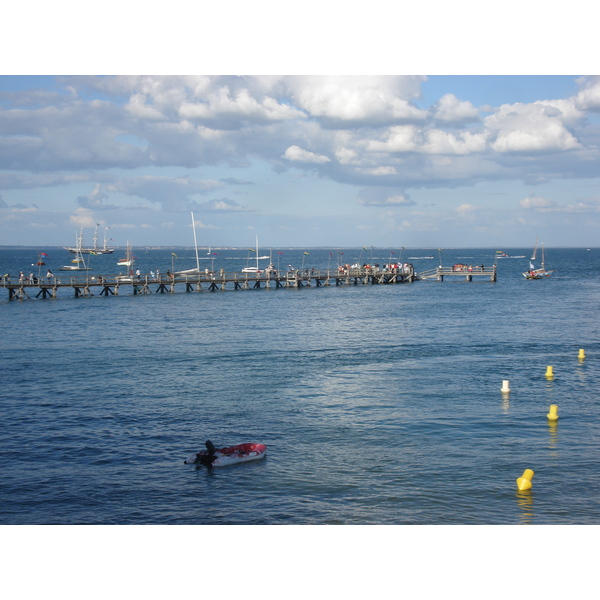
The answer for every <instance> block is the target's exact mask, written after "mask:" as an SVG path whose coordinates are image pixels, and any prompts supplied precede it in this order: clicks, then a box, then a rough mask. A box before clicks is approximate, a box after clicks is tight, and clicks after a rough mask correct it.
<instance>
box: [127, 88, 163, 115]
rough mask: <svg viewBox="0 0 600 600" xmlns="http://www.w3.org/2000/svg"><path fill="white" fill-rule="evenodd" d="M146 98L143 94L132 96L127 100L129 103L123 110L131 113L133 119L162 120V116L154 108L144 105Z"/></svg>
mask: <svg viewBox="0 0 600 600" xmlns="http://www.w3.org/2000/svg"><path fill="white" fill-rule="evenodd" d="M146 100H147V99H146V96H144V94H133V95H132V96H131V98H129V102H128V103H127V105H126V106H125V110H126V111H128V112H129V113H131V114H132V115H133V116H134V117H137V118H140V119H151V120H160V119H164V118H165V117H164V115H163V114H162V113H161V112H160V111H159V110H157V109H156V108H154V106H150V105H149V104H146Z"/></svg>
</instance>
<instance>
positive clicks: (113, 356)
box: [0, 248, 600, 525]
mask: <svg viewBox="0 0 600 600" xmlns="http://www.w3.org/2000/svg"><path fill="white" fill-rule="evenodd" d="M42 251H44V252H46V253H47V254H49V259H48V261H47V266H44V267H42V270H44V271H45V270H46V269H47V268H48V267H49V268H51V269H52V270H53V272H54V273H55V274H57V267H58V266H59V265H60V264H66V261H67V260H68V259H69V255H68V254H67V253H66V252H65V251H62V250H58V249H50V248H47V249H45V250H42ZM309 251H310V254H309V255H308V256H307V255H304V254H303V252H302V251H300V250H297V251H290V250H284V251H283V252H284V254H283V255H277V254H276V253H275V251H274V252H273V258H274V260H273V262H275V263H276V262H277V257H279V260H280V261H281V265H280V268H281V270H283V269H284V268H285V267H287V264H289V263H291V264H294V265H295V266H296V267H313V266H314V267H316V268H322V267H327V265H328V264H329V265H330V266H332V267H333V266H335V264H336V262H337V261H338V259H339V258H340V257H341V255H339V254H338V252H339V251H338V250H333V251H330V250H323V249H321V250H317V249H309ZM135 252H136V254H137V255H138V262H137V264H136V267H139V268H140V270H141V271H142V272H143V273H145V272H148V271H149V270H150V269H153V270H155V269H156V268H157V267H159V268H160V269H161V271H162V272H163V273H164V272H165V271H166V270H167V269H170V268H171V265H172V264H173V263H172V260H174V259H173V258H172V251H171V250H148V251H146V250H137V249H136V250H135ZM216 252H218V253H219V255H218V256H217V257H215V258H214V260H215V264H214V267H215V268H221V267H223V268H225V269H226V270H227V271H233V270H240V269H241V268H242V267H243V266H245V264H246V260H247V256H246V252H245V251H244V250H237V251H235V250H217V251H216ZM374 252H375V256H374V257H373V258H371V256H370V251H369V253H367V252H366V251H361V249H345V250H344V255H343V257H344V258H343V260H344V262H348V263H352V262H355V261H360V262H361V263H362V262H371V261H373V262H375V261H377V262H379V263H380V264H383V263H386V262H388V261H389V259H390V257H391V254H390V252H391V251H389V250H385V251H383V250H375V251H374ZM396 252H398V251H396ZM507 252H508V254H511V255H521V254H524V255H526V256H527V257H528V256H529V255H530V253H531V249H517V250H510V251H507ZM176 253H177V254H178V257H177V261H178V264H176V265H175V268H177V269H181V268H191V267H193V266H194V263H195V258H194V256H193V254H194V253H193V250H189V249H188V250H187V252H186V251H182V250H176ZM261 253H262V252H261ZM267 254H268V251H267ZM494 255H495V249H494V250H490V249H469V250H464V249H463V250H444V252H443V255H442V261H443V263H444V265H448V266H450V265H452V264H453V263H455V262H463V263H467V264H481V263H484V264H486V265H491V264H492V263H493V261H494ZM118 256H120V254H119V253H115V255H113V256H102V257H94V260H95V264H94V273H95V274H111V273H116V272H119V268H117V267H116V265H115V263H116V258H117V257H118ZM409 256H410V257H413V258H410V259H409V258H408V257H409ZM417 256H433V257H434V258H432V259H422V260H419V259H417V258H414V257H417ZM36 258H37V255H36V250H28V249H17V250H12V249H3V250H0V270H2V273H10V274H11V275H13V274H14V275H16V274H17V273H18V272H19V270H24V271H30V270H34V269H35V268H34V267H31V263H32V262H35V259H36ZM546 258H547V267H549V268H555V269H557V272H556V273H554V275H553V276H552V277H551V278H549V279H546V280H543V281H527V280H525V279H524V278H523V277H522V275H521V272H522V271H523V270H525V269H526V268H527V265H528V259H516V258H515V259H512V258H505V259H500V260H498V281H497V282H496V283H490V282H487V281H486V282H483V281H473V282H470V283H469V282H464V281H460V280H450V279H448V280H446V281H444V282H436V281H420V282H415V283H412V284H402V285H373V286H363V285H358V286H348V287H335V286H333V287H321V288H303V289H271V290H265V289H260V290H242V291H233V290H231V291H225V292H214V293H213V292H208V291H205V292H202V293H184V292H183V290H182V291H181V293H175V294H151V295H146V296H140V295H138V296H132V295H129V293H128V292H122V293H121V295H119V296H114V297H108V298H107V297H100V296H97V295H96V296H93V297H85V298H74V297H72V295H71V294H70V293H68V292H67V291H64V292H61V293H60V294H59V297H58V298H57V299H45V300H42V299H35V297H32V299H30V300H24V301H14V302H9V301H8V292H7V291H5V290H0V294H2V297H0V315H1V321H0V322H1V325H0V327H1V330H2V336H1V341H0V357H1V361H2V362H1V364H2V373H3V377H2V380H3V381H2V388H3V391H2V395H1V399H0V402H1V409H2V422H3V427H2V432H1V433H0V464H1V465H2V467H1V468H2V477H1V479H0V523H2V524H215V525H221V524H278V525H286V524H372V525H373V524H432V525H436V524H448V525H449V524H521V523H532V524H600V476H599V475H598V474H599V473H600V417H599V415H600V397H599V395H598V379H599V375H600V367H599V364H600V361H599V357H600V343H599V340H600V335H599V334H600V326H599V324H598V323H599V319H598V316H599V310H598V309H599V298H600V262H599V259H600V250H598V249H591V250H590V251H587V250H586V249H554V250H550V251H549V252H547V257H546ZM395 259H396V257H394V258H393V260H395ZM206 260H207V259H206V258H204V261H206ZM402 260H403V261H406V260H408V261H409V262H412V263H413V264H414V265H415V268H416V270H417V271H420V270H421V271H424V270H426V269H429V268H432V267H435V266H436V265H437V264H438V262H439V255H438V252H437V250H433V251H432V250H407V251H405V253H404V257H403V258H402ZM204 261H203V265H202V266H203V267H204ZM303 261H304V265H303V264H302V262H303ZM211 266H212V265H211ZM44 274H45V272H43V273H42V275H44ZM580 348H583V349H584V350H585V353H586V358H585V360H583V361H580V360H578V351H579V349H580ZM548 365H551V366H553V369H554V379H553V380H548V379H547V378H546V377H545V376H544V374H545V371H546V367H547V366H548ZM503 380H509V381H510V387H511V393H510V395H508V396H506V395H503V394H502V393H501V392H500V388H501V385H502V381H503ZM551 404H557V405H558V407H559V420H558V422H557V423H556V424H555V425H551V424H550V423H549V421H548V420H547V418H546V414H547V413H548V410H549V406H550V405H551ZM207 439H211V440H212V441H213V442H214V443H215V445H217V446H219V445H231V444H237V443H241V442H251V441H252V442H261V443H264V444H266V445H267V447H268V456H267V458H266V459H265V460H262V461H257V462H254V463H247V464H242V465H237V466H232V467H228V468H223V469H213V470H212V471H209V470H207V469H206V468H204V467H195V466H188V465H184V464H183V460H184V459H185V458H186V456H187V455H189V454H190V453H192V452H194V451H197V450H199V449H202V448H203V443H204V441H205V440H207ZM526 468H530V469H533V470H534V471H535V476H534V479H533V487H532V489H531V491H530V492H523V493H520V492H518V491H517V488H516V483H515V480H516V478H517V477H520V476H521V475H522V473H523V471H524V470H525V469H526Z"/></svg>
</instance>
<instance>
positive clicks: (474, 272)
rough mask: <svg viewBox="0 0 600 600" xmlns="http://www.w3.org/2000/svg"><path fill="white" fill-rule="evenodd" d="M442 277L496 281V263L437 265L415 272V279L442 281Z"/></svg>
mask: <svg viewBox="0 0 600 600" xmlns="http://www.w3.org/2000/svg"><path fill="white" fill-rule="evenodd" d="M444 277H461V278H463V279H464V280H465V281H473V278H484V279H489V281H496V265H492V266H491V267H468V266H466V265H455V266H453V267H437V268H435V269H430V270H429V271H423V272H422V273H418V274H416V278H417V279H422V280H426V279H435V280H436V281H444Z"/></svg>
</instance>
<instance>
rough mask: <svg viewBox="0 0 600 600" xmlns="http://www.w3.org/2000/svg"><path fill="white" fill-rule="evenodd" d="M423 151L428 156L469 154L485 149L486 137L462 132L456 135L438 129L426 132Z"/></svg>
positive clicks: (480, 134) (482, 134)
mask: <svg viewBox="0 0 600 600" xmlns="http://www.w3.org/2000/svg"><path fill="white" fill-rule="evenodd" d="M426 138H427V141H426V142H425V144H424V145H423V148H422V149H423V151H424V152H427V153H429V154H471V153H474V152H483V151H484V150H485V149H486V141H487V140H486V135H485V134H484V133H471V132H469V131H462V132H460V133H459V134H458V135H455V134H453V133H450V132H448V131H442V130H440V129H432V130H431V131H428V132H427V136H426Z"/></svg>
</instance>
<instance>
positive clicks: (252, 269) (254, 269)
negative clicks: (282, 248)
mask: <svg viewBox="0 0 600 600" xmlns="http://www.w3.org/2000/svg"><path fill="white" fill-rule="evenodd" d="M249 251H250V252H255V254H256V266H255V267H250V266H248V265H246V267H244V268H243V269H242V273H262V271H261V269H260V268H259V266H258V261H259V260H260V259H263V258H269V257H268V256H258V236H256V250H252V249H251V248H250V249H249ZM248 258H249V257H248Z"/></svg>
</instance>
